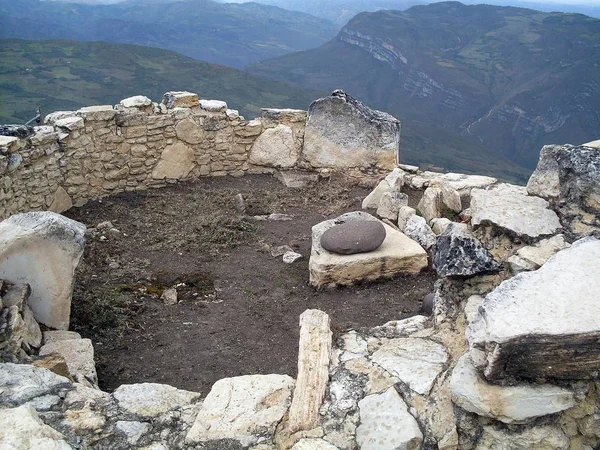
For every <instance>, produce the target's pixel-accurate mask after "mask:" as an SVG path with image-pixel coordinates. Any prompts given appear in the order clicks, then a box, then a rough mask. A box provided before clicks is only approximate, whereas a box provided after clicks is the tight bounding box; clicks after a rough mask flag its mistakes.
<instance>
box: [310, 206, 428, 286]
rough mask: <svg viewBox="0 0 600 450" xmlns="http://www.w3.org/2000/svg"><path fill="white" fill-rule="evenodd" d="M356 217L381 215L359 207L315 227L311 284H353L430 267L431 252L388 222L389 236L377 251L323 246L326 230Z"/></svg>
mask: <svg viewBox="0 0 600 450" xmlns="http://www.w3.org/2000/svg"><path fill="white" fill-rule="evenodd" d="M356 220H378V219H376V218H375V217H373V216H371V215H370V214H367V213H365V212H362V211H357V212H352V213H347V214H343V215H341V216H340V217H338V218H337V219H331V220H326V221H324V222H321V223H319V224H317V225H315V226H314V227H313V228H312V250H311V256H310V261H309V264H308V268H309V272H310V284H312V285H313V286H317V287H322V286H336V285H350V284H353V283H356V282H358V281H360V280H376V279H379V278H385V277H392V276H394V275H397V274H400V273H412V274H415V273H419V272H420V271H421V270H422V269H424V268H426V267H427V253H426V252H425V251H424V250H423V249H422V248H421V246H420V245H419V244H417V243H416V242H415V241H413V240H412V239H410V238H408V237H407V236H405V235H404V234H403V233H401V232H399V231H397V230H394V229H393V228H392V227H390V226H388V225H386V224H385V223H384V224H383V226H384V227H385V231H386V237H385V240H384V241H383V243H382V244H381V246H380V247H379V248H377V249H376V250H374V251H371V252H367V253H357V254H353V255H339V254H335V253H331V252H328V251H327V250H325V249H324V248H323V247H322V246H321V242H320V241H321V236H322V235H323V233H324V232H325V231H326V230H328V229H329V228H331V227H333V226H335V225H338V224H341V223H346V222H351V221H356Z"/></svg>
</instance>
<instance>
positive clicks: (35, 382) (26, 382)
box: [0, 363, 71, 406]
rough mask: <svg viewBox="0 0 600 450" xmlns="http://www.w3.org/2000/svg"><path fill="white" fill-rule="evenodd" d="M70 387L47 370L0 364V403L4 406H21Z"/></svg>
mask: <svg viewBox="0 0 600 450" xmlns="http://www.w3.org/2000/svg"><path fill="white" fill-rule="evenodd" d="M70 386H71V382H70V381H69V380H68V379H67V378H65V377H61V376H59V375H56V374H54V373H52V372H50V371H49V370H47V369H42V368H38V367H34V366H31V365H28V364H11V363H4V364H0V403H2V404H5V405H15V406H16V405H21V404H23V403H25V402H28V401H30V400H32V399H34V398H36V397H41V396H44V395H50V394H56V393H58V392H60V391H61V390H63V389H67V388H69V387H70Z"/></svg>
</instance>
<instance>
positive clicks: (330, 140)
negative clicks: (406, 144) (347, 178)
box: [302, 90, 400, 169]
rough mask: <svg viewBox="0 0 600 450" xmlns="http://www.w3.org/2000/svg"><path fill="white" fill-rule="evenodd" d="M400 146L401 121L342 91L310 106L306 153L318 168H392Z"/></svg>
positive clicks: (304, 151)
mask: <svg viewBox="0 0 600 450" xmlns="http://www.w3.org/2000/svg"><path fill="white" fill-rule="evenodd" d="M399 148H400V122H399V121H398V120H397V119H395V118H394V117H392V116H390V115H389V114H387V113H384V112H381V111H376V110H372V109H370V108H368V107H367V106H365V105H363V104H362V103H361V102H359V101H358V100H356V99H354V98H353V97H351V96H350V95H348V94H346V93H345V92H343V91H341V90H336V91H334V92H333V93H332V94H331V96H329V97H325V98H320V99H318V100H315V101H314V102H313V103H312V104H311V105H310V108H309V110H308V118H307V121H306V130H305V135H304V147H303V151H302V154H303V156H304V158H305V159H306V160H307V161H308V162H309V163H310V164H311V165H312V166H314V167H336V168H349V167H369V166H376V167H379V168H387V169H391V168H393V167H394V166H395V165H396V163H397V162H398V153H399Z"/></svg>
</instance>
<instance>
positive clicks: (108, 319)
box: [71, 285, 142, 341]
mask: <svg viewBox="0 0 600 450" xmlns="http://www.w3.org/2000/svg"><path fill="white" fill-rule="evenodd" d="M141 307H142V306H141V304H140V303H138V302H137V301H136V298H135V297H134V296H133V295H132V294H131V293H129V292H126V291H123V290H122V289H120V288H119V287H117V288H113V287H106V286H98V287H96V288H94V289H91V290H87V292H85V293H84V292H83V291H82V287H80V286H77V285H76V287H75V292H74V295H73V303H72V304H71V329H72V330H73V331H77V332H78V333H81V334H82V335H83V336H85V337H89V338H91V339H92V340H94V341H97V340H100V339H102V338H103V337H105V336H106V335H107V334H109V333H110V334H114V333H115V332H116V333H122V332H123V331H124V330H125V329H126V328H136V319H135V316H136V315H137V314H138V313H139V312H140V309H141Z"/></svg>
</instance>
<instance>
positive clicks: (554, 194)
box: [527, 144, 600, 240]
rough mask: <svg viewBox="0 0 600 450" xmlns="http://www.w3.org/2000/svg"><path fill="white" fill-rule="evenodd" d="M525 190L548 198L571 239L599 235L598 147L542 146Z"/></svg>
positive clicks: (599, 170) (599, 174)
mask: <svg viewBox="0 0 600 450" xmlns="http://www.w3.org/2000/svg"><path fill="white" fill-rule="evenodd" d="M527 191H528V192H529V194H530V195H537V196H539V197H543V198H545V199H547V200H549V201H550V203H551V205H552V207H553V208H554V209H555V211H556V213H557V214H558V216H559V217H560V221H561V223H562V225H563V227H564V229H565V232H566V235H567V237H568V238H569V239H570V240H576V239H579V238H582V237H585V236H589V235H600V149H598V148H594V147H587V146H585V145H580V146H577V147H576V146H573V145H568V144H567V145H547V146H545V147H544V148H543V149H542V151H541V153H540V160H539V162H538V165H537V168H536V169H535V172H534V173H533V174H532V175H531V178H530V179H529V183H528V184H527Z"/></svg>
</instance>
